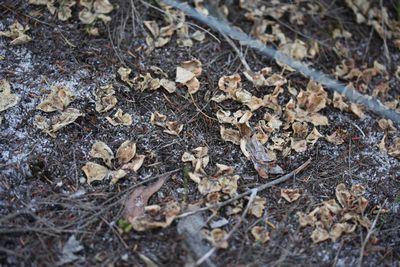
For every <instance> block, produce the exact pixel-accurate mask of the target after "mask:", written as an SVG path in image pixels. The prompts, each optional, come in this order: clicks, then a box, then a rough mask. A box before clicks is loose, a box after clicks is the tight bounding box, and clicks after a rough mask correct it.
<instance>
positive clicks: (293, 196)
mask: <svg viewBox="0 0 400 267" xmlns="http://www.w3.org/2000/svg"><path fill="white" fill-rule="evenodd" d="M300 196H301V193H300V189H289V188H282V189H281V197H282V198H284V199H285V200H286V201H287V202H289V203H292V202H294V201H296V200H298V199H299V198H300Z"/></svg>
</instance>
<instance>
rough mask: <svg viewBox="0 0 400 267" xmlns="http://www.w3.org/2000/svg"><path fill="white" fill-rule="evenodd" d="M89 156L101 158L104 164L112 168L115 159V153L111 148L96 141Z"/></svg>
mask: <svg viewBox="0 0 400 267" xmlns="http://www.w3.org/2000/svg"><path fill="white" fill-rule="evenodd" d="M89 155H90V156H91V157H93V158H100V159H102V160H103V161H104V163H105V164H106V165H107V166H108V167H110V168H111V166H112V163H111V161H112V160H113V159H114V153H113V152H112V150H111V148H110V147H109V146H108V145H107V144H106V143H104V142H102V141H96V142H95V143H94V144H93V146H92V149H91V150H90V152H89Z"/></svg>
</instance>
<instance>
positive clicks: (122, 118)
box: [106, 108, 132, 126]
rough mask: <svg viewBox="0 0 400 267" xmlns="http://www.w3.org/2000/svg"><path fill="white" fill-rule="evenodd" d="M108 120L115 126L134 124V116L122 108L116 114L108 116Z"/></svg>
mask: <svg viewBox="0 0 400 267" xmlns="http://www.w3.org/2000/svg"><path fill="white" fill-rule="evenodd" d="M106 119H107V121H108V122H109V123H111V124H112V125H113V126H120V125H124V126H129V125H132V116H131V115H130V114H128V113H124V112H123V111H122V109H120V108H119V109H118V110H117V112H115V114H114V116H112V117H106Z"/></svg>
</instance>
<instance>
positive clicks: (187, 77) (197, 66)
mask: <svg viewBox="0 0 400 267" xmlns="http://www.w3.org/2000/svg"><path fill="white" fill-rule="evenodd" d="M201 72H202V68H201V62H200V61H199V60H197V59H194V60H189V61H184V62H182V63H181V67H177V68H176V79H175V81H176V82H178V83H181V84H184V85H186V87H187V88H188V92H189V93H190V94H194V93H196V92H197V91H198V90H199V88H200V82H199V80H198V79H197V77H199V76H200V75H201Z"/></svg>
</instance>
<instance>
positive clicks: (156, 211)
mask: <svg viewBox="0 0 400 267" xmlns="http://www.w3.org/2000/svg"><path fill="white" fill-rule="evenodd" d="M180 211H181V208H180V206H179V204H178V203H177V202H175V201H169V202H167V203H165V204H162V205H151V206H147V207H145V214H144V215H143V216H141V217H138V218H136V219H134V220H133V221H131V224H132V228H133V229H135V230H136V231H146V230H151V229H155V228H165V227H168V226H169V225H171V223H172V222H173V221H174V220H175V218H176V216H177V215H178V214H179V212H180Z"/></svg>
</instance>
